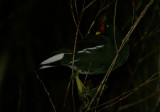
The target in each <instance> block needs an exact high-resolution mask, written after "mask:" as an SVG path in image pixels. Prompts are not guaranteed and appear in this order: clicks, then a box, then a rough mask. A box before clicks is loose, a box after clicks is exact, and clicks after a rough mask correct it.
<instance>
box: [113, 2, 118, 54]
mask: <svg viewBox="0 0 160 112" xmlns="http://www.w3.org/2000/svg"><path fill="white" fill-rule="evenodd" d="M117 4H118V0H116V3H115V7H114V21H113V30H114V45H115V48H116V52H118V47H117V42H116V13H117Z"/></svg>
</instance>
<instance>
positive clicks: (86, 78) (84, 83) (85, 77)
mask: <svg viewBox="0 0 160 112" xmlns="http://www.w3.org/2000/svg"><path fill="white" fill-rule="evenodd" d="M90 68H91V62H90V64H89V68H88V73H89V71H90ZM88 73H87V74H86V76H85V79H84V85H85V84H86V81H87V77H88Z"/></svg>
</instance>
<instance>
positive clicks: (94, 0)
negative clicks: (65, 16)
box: [84, 0, 96, 11]
mask: <svg viewBox="0 0 160 112" xmlns="http://www.w3.org/2000/svg"><path fill="white" fill-rule="evenodd" d="M94 2H96V0H93V1H92V2H90V3H89V4H88V5H87V6H86V7H84V11H85V10H86V9H87V8H88V7H90V6H91V5H92V4H93V3H94Z"/></svg>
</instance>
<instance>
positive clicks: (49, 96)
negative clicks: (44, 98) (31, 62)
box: [34, 71, 56, 112]
mask: <svg viewBox="0 0 160 112" xmlns="http://www.w3.org/2000/svg"><path fill="white" fill-rule="evenodd" d="M34 72H35V74H36V76H37V79H38V80H39V81H40V83H41V84H42V86H43V88H44V90H45V92H46V93H47V95H48V98H49V101H50V103H51V105H52V107H53V110H54V112H56V107H55V105H54V103H53V101H52V98H51V95H50V93H49V91H48V90H47V88H46V87H45V85H44V83H43V81H42V80H41V78H40V77H39V75H38V74H37V72H36V71H34Z"/></svg>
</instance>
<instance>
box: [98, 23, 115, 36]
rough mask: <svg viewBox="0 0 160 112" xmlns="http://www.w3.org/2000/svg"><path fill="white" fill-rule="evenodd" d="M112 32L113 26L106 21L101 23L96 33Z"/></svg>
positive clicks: (106, 33) (105, 33)
mask: <svg viewBox="0 0 160 112" xmlns="http://www.w3.org/2000/svg"><path fill="white" fill-rule="evenodd" d="M112 33H113V26H112V25H111V24H108V23H106V22H104V23H102V24H101V26H100V28H99V30H98V31H97V32H96V35H101V34H102V35H108V34H112Z"/></svg>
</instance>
